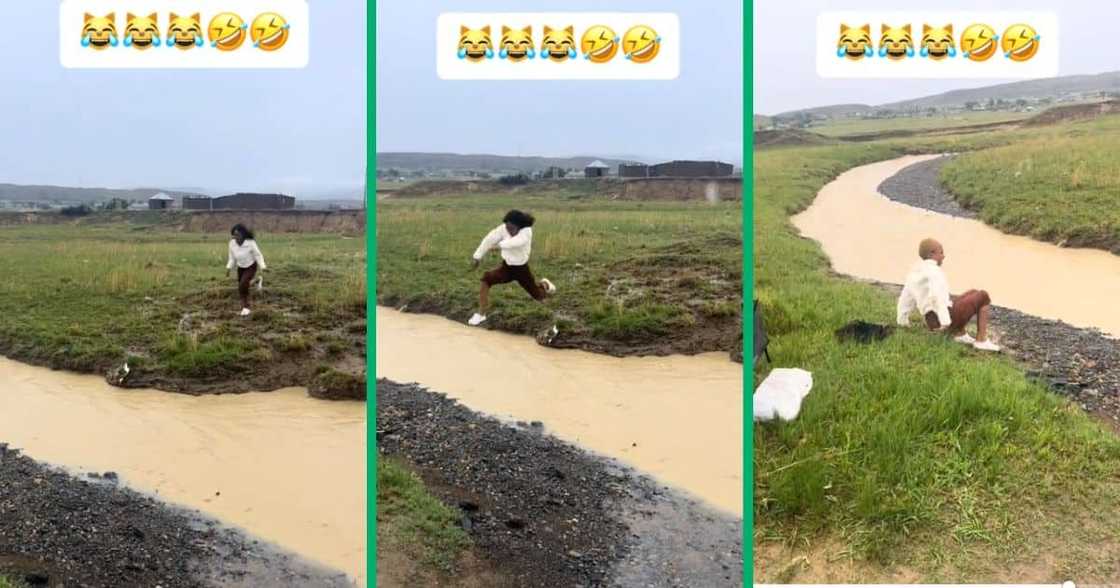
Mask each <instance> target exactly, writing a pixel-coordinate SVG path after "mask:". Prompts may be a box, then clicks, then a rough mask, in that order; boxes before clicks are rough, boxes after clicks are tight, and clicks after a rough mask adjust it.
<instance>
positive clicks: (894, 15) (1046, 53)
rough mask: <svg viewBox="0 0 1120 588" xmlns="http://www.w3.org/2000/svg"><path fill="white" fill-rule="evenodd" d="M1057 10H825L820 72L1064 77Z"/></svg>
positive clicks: (833, 74)
mask: <svg viewBox="0 0 1120 588" xmlns="http://www.w3.org/2000/svg"><path fill="white" fill-rule="evenodd" d="M1059 37H1060V31H1059V30H1058V16H1057V15H1056V14H1055V13H1053V12H1040V11H1017V12H968V11H961V12H932V11H908V12H875V11H863V12H856V11H844V12H823V13H821V14H820V15H819V16H818V17H817V75H819V76H820V77H822V78H896V79H902V78H925V79H933V78H954V79H960V78H1019V79H1025V78H1049V77H1054V76H1057V75H1058V47H1059V46H1060V38H1059Z"/></svg>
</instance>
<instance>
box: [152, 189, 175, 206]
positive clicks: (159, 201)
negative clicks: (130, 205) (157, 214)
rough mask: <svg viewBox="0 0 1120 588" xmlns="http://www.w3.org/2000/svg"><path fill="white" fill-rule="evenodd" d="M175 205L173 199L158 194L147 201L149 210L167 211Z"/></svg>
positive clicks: (161, 193)
mask: <svg viewBox="0 0 1120 588" xmlns="http://www.w3.org/2000/svg"><path fill="white" fill-rule="evenodd" d="M174 203H175V199H174V198H172V197H170V196H168V195H167V194H164V193H163V192H160V193H159V194H156V195H155V196H152V197H151V198H149V199H148V208H150V209H151V210H167V209H169V208H171V207H172V205H173V204H174Z"/></svg>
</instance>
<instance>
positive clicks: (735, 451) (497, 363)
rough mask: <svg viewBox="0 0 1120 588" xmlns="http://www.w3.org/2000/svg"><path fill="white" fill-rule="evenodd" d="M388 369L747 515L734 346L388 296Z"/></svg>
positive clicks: (384, 321) (739, 375)
mask: <svg viewBox="0 0 1120 588" xmlns="http://www.w3.org/2000/svg"><path fill="white" fill-rule="evenodd" d="M377 375H378V377H384V378H389V379H391V380H395V381H397V382H416V383H419V384H421V385H423V386H425V387H427V388H429V389H431V390H434V391H438V392H443V393H446V394H447V395H448V396H450V397H451V398H455V399H457V400H459V401H460V402H462V403H463V404H464V405H466V406H468V407H470V408H472V409H474V410H477V411H479V412H482V413H486V414H490V415H492V416H495V417H498V418H503V419H508V420H514V421H526V422H532V421H540V422H541V423H543V425H544V428H545V430H546V431H547V432H549V433H551V434H553V435H555V436H557V437H558V438H560V439H563V440H565V441H568V442H570V443H573V444H575V445H578V446H580V447H583V448H585V449H588V450H590V451H593V452H595V453H598V454H601V455H605V456H608V457H612V458H616V459H618V460H619V461H621V462H623V463H625V464H627V465H630V466H632V467H634V468H635V469H637V470H639V471H641V472H643V473H646V474H649V475H651V476H653V477H654V478H656V479H658V480H660V481H662V482H663V483H665V484H667V485H670V486H673V487H676V488H678V489H681V490H684V491H686V492H687V493H689V494H691V495H693V496H695V497H697V498H699V499H701V500H703V501H705V502H707V503H709V504H710V505H712V506H715V507H717V508H719V509H721V510H724V511H727V512H729V513H732V514H734V515H736V516H740V517H741V516H742V513H743V501H742V484H743V477H742V466H743V384H742V382H743V369H742V366H741V365H740V364H737V363H733V362H731V361H730V360H729V359H728V358H727V354H726V353H712V354H704V355H697V356H688V357H686V356H670V357H628V358H616V357H610V356H606V355H599V354H595V353H587V352H583V351H573V350H557V349H550V348H547V347H543V346H541V345H538V344H537V343H536V341H535V340H533V338H531V337H525V336H517V335H510V334H506V333H500V332H497V331H490V330H487V329H484V328H473V327H467V326H466V325H463V324H461V323H457V322H454V321H450V320H448V319H445V318H442V317H438V316H434V315H426V314H408V313H401V312H397V311H395V310H392V309H387V308H381V307H378V309H377Z"/></svg>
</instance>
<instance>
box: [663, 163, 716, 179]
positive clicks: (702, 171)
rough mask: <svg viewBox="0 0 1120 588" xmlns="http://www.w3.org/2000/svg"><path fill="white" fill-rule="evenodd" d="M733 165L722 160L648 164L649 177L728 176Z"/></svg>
mask: <svg viewBox="0 0 1120 588" xmlns="http://www.w3.org/2000/svg"><path fill="white" fill-rule="evenodd" d="M734 171H735V166H733V165H731V164H730V163H723V162H722V161H669V162H666V163H658V164H656V165H651V166H649V175H650V177H673V178H709V177H718V176H730V175H731V174H732V173H733V172H734Z"/></svg>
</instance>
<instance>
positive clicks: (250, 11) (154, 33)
mask: <svg viewBox="0 0 1120 588" xmlns="http://www.w3.org/2000/svg"><path fill="white" fill-rule="evenodd" d="M310 13H311V10H310V8H309V6H308V4H307V0H146V1H143V0H62V4H61V8H60V9H59V27H58V30H59V40H58V43H59V49H58V50H59V59H60V61H61V62H62V66H63V67H67V68H75V69H275V68H286V69H298V68H303V67H307V63H308V60H309V58H310V48H311V37H310V33H311V21H310ZM173 15H174V17H175V18H174V19H173V18H172V16H173ZM359 49H360V48H359Z"/></svg>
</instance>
